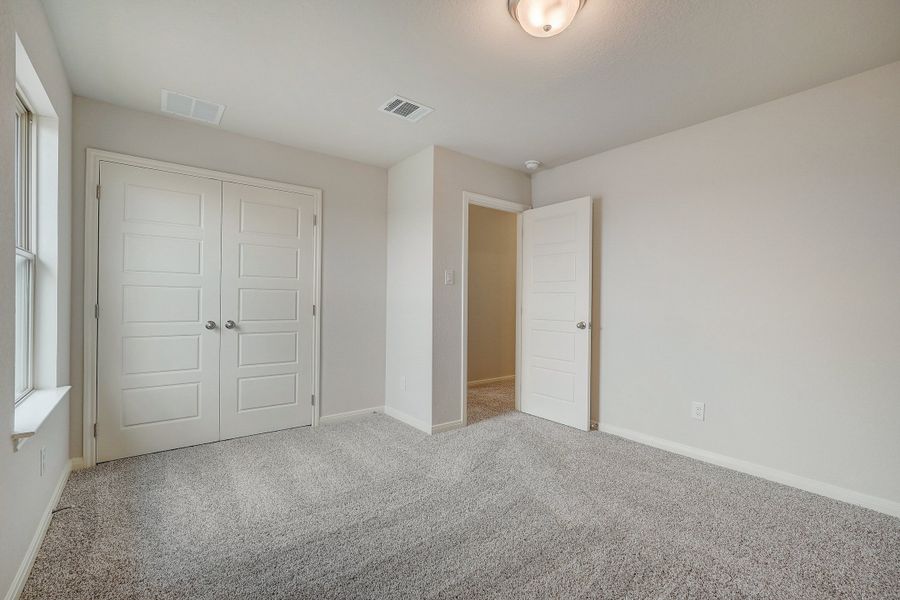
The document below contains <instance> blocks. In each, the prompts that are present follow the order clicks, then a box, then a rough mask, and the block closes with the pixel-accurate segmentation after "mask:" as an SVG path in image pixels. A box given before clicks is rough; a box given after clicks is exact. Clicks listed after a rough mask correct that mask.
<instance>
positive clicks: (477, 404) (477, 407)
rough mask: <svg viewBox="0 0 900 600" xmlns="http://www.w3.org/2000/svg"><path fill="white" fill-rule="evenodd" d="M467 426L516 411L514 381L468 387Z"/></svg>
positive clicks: (507, 380) (508, 380)
mask: <svg viewBox="0 0 900 600" xmlns="http://www.w3.org/2000/svg"><path fill="white" fill-rule="evenodd" d="M467 401H468V404H469V406H468V410H467V417H468V419H467V420H468V423H466V424H467V425H471V424H472V423H477V422H479V421H484V420H485V419H490V418H493V417H496V416H497V415H502V414H503V413H508V412H512V411H514V410H516V380H515V379H506V380H504V381H498V382H496V383H485V384H480V385H471V386H469V391H468V398H467Z"/></svg>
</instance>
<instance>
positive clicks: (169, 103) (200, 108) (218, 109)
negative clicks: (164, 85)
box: [161, 90, 225, 125]
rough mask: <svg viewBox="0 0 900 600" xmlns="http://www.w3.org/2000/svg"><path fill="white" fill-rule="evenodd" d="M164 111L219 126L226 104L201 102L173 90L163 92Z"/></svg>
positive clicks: (198, 99)
mask: <svg viewBox="0 0 900 600" xmlns="http://www.w3.org/2000/svg"><path fill="white" fill-rule="evenodd" d="M161 102H162V105H161V108H162V111H163V112H164V113H167V114H170V115H175V116H176V117H183V118H185V119H191V120H192V121H201V122H203V123H208V124H210V125H218V124H219V123H220V122H221V121H222V114H223V113H224V112H225V105H224V104H216V103H215V102H210V101H208V100H201V99H200V98H195V97H193V96H188V95H187V94H180V93H178V92H173V91H171V90H163V91H162V100H161Z"/></svg>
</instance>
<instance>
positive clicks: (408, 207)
mask: <svg viewBox="0 0 900 600" xmlns="http://www.w3.org/2000/svg"><path fill="white" fill-rule="evenodd" d="M433 198H434V148H433V147H431V146H429V147H428V148H426V149H424V150H422V151H421V152H418V153H417V154H414V155H413V156H410V157H409V158H407V159H406V160H403V161H401V162H399V163H397V164H396V165H394V166H393V167H391V170H390V173H389V175H388V211H387V213H388V214H387V219H388V245H387V248H388V250H387V263H388V266H387V343H386V345H385V356H386V361H387V369H386V376H385V410H386V411H387V412H388V413H389V414H391V415H393V416H396V417H399V418H402V419H404V420H405V421H406V422H407V423H409V424H410V425H412V426H414V427H417V428H419V429H422V430H426V431H430V427H431V352H432V348H431V330H432V306H431V270H432V264H431V248H432V222H433V215H434V206H433V202H434V200H433ZM404 381H405V385H404V383H403V382H404Z"/></svg>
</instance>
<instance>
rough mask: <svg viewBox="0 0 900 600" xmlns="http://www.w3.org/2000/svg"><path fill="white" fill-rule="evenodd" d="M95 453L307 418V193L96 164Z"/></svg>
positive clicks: (310, 283) (312, 250)
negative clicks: (97, 191) (97, 227)
mask: <svg viewBox="0 0 900 600" xmlns="http://www.w3.org/2000/svg"><path fill="white" fill-rule="evenodd" d="M100 186H101V187H100V191H101V195H100V201H99V206H100V222H99V260H98V290H97V292H98V294H97V297H98V323H97V327H98V337H97V340H98V348H97V358H98V361H97V365H98V369H97V391H98V396H97V430H96V435H97V460H98V461H106V460H112V459H116V458H122V457H126V456H134V455H137V454H144V453H148V452H157V451H160V450H169V449H172V448H178V447H183V446H191V445H195V444H202V443H206V442H212V441H216V440H223V439H228V438H233V437H239V436H244V435H251V434H255V433H262V432H266V431H275V430H278V429H286V428H289V427H299V426H303V425H310V424H311V423H312V406H311V399H312V394H313V391H314V387H313V386H314V375H313V370H314V368H315V343H316V342H315V318H316V317H315V316H314V293H315V269H316V261H317V260H318V258H317V256H316V242H315V240H316V236H315V230H314V228H315V226H316V223H315V213H316V209H317V198H316V196H314V195H313V194H304V193H294V192H287V191H282V190H278V189H269V188H265V187H257V186H252V185H244V184H238V183H231V182H227V181H220V180H217V179H212V178H206V177H196V176H189V175H184V174H180V173H170V172H166V171H161V170H155V169H150V168H144V167H138V166H132V165H126V164H120V163H115V162H101V163H100Z"/></svg>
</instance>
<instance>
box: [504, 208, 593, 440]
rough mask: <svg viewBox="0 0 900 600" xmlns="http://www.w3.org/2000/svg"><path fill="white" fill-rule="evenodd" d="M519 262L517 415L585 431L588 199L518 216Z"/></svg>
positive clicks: (588, 381) (587, 422)
mask: <svg viewBox="0 0 900 600" xmlns="http://www.w3.org/2000/svg"><path fill="white" fill-rule="evenodd" d="M522 260H523V265H522V266H523V268H522V273H523V282H522V389H521V394H522V395H521V409H522V412H526V413H529V414H532V415H535V416H537V417H541V418H544V419H549V420H551V421H556V422H557V423H562V424H563V425H569V426H571V427H577V428H578V429H583V430H585V431H588V430H590V425H591V404H590V397H591V394H590V387H591V323H590V316H591V199H590V198H579V199H578V200H571V201H569V202H561V203H559V204H552V205H549V206H543V207H541V208H534V209H531V210H527V211H525V213H524V223H523V229H522Z"/></svg>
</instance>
